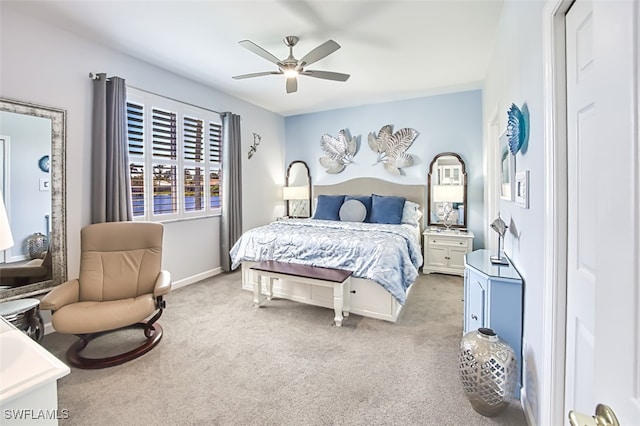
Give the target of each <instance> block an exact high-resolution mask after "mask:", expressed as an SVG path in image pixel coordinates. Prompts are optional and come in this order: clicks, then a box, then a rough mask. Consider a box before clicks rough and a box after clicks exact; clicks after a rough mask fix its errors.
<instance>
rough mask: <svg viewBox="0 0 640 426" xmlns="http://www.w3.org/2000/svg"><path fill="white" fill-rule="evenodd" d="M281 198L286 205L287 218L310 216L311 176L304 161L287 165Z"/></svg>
mask: <svg viewBox="0 0 640 426" xmlns="http://www.w3.org/2000/svg"><path fill="white" fill-rule="evenodd" d="M282 198H284V200H285V203H286V207H287V216H288V217H310V216H311V174H310V173H309V167H308V166H307V163H305V162H304V161H292V162H291V164H289V167H288V168H287V179H286V182H285V187H284V188H282Z"/></svg>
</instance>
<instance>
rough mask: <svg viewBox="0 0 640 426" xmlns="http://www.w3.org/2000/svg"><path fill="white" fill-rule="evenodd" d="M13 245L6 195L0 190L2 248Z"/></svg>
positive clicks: (0, 242)
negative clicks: (5, 200)
mask: <svg viewBox="0 0 640 426" xmlns="http://www.w3.org/2000/svg"><path fill="white" fill-rule="evenodd" d="M10 247H13V234H11V226H10V225H9V218H8V217H7V210H6V209H5V208H4V197H3V196H2V193H1V192H0V250H6V249H8V248H10Z"/></svg>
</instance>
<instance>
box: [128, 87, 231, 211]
mask: <svg viewBox="0 0 640 426" xmlns="http://www.w3.org/2000/svg"><path fill="white" fill-rule="evenodd" d="M127 133H128V141H129V169H130V173H131V198H132V206H133V216H134V220H136V219H138V220H153V221H165V220H176V219H186V218H190V217H203V216H211V215H217V214H220V207H221V199H220V195H221V194H220V150H221V142H222V123H221V120H220V116H219V115H218V114H217V113H214V112H211V111H207V110H204V109H201V108H197V107H193V106H190V105H186V104H183V103H180V102H177V101H173V100H170V99H166V98H163V97H160V96H157V95H153V94H150V93H146V92H142V91H139V90H136V89H132V88H127ZM207 177H208V178H207Z"/></svg>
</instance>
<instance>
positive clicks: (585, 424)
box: [569, 404, 620, 426]
mask: <svg viewBox="0 0 640 426" xmlns="http://www.w3.org/2000/svg"><path fill="white" fill-rule="evenodd" d="M569 423H570V424H571V426H620V422H618V418H617V417H616V415H615V413H614V412H613V410H612V409H611V408H610V407H609V406H607V405H604V404H598V405H597V406H596V415H595V416H588V415H586V414H582V413H577V412H575V411H573V410H571V411H569Z"/></svg>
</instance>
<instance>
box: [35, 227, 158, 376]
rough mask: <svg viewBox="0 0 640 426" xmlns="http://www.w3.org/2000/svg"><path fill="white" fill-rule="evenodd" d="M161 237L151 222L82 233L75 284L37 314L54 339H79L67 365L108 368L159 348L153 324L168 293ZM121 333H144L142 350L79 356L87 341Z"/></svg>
mask: <svg viewBox="0 0 640 426" xmlns="http://www.w3.org/2000/svg"><path fill="white" fill-rule="evenodd" d="M162 236H163V226H162V224H159V223H151V222H109V223H98V224H93V225H88V226H85V227H84V228H83V229H82V231H81V258H80V276H79V278H78V279H75V280H70V281H67V282H65V283H63V284H61V285H59V286H58V287H56V288H54V289H53V290H52V291H51V292H50V293H49V294H47V295H46V296H45V297H44V298H43V299H42V301H41V302H40V308H41V309H48V310H51V311H52V324H53V328H54V329H55V330H56V331H57V332H58V333H65V334H76V335H78V336H79V337H80V340H78V341H77V342H76V343H74V344H73V345H72V346H71V347H70V348H69V350H68V351H67V360H68V361H69V363H70V364H71V365H73V366H74V367H78V368H105V367H111V366H114V365H118V364H122V363H124V362H127V361H129V360H132V359H134V358H137V357H139V356H141V355H143V354H145V353H147V352H149V351H150V350H151V349H153V348H154V347H155V346H156V345H157V344H158V342H160V339H161V338H162V327H161V326H160V324H154V323H155V322H156V321H157V320H158V318H160V315H162V310H163V309H164V307H165V302H164V301H163V300H162V296H164V295H166V294H167V293H169V291H170V290H171V276H170V274H169V272H168V271H163V270H161V269H160V268H161V262H162ZM154 312H155V314H154ZM152 315H153V316H152ZM149 317H151V318H149ZM148 318H149V319H148ZM145 320H146V322H143V321H145ZM126 327H138V328H143V329H144V334H145V337H146V339H145V341H144V343H143V344H142V345H141V346H139V347H137V348H135V349H133V350H130V351H128V352H126V353H123V354H119V355H114V356H109V357H106V358H85V357H83V356H82V355H80V352H81V351H82V350H83V349H84V348H85V347H86V346H87V345H88V344H89V342H90V341H91V340H92V339H94V338H96V337H98V336H100V335H102V334H105V333H108V332H110V331H114V330H117V329H121V328H126Z"/></svg>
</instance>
